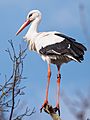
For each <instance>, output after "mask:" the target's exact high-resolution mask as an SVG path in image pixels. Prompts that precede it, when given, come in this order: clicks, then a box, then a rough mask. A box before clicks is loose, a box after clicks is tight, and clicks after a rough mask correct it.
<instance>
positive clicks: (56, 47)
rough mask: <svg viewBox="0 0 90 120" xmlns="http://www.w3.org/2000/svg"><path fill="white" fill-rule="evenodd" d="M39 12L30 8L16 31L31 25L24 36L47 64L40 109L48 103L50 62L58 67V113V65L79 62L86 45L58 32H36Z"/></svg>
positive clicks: (57, 108)
mask: <svg viewBox="0 0 90 120" xmlns="http://www.w3.org/2000/svg"><path fill="white" fill-rule="evenodd" d="M41 17H42V15H41V12H40V11H39V10H32V11H30V12H29V13H28V15H27V19H26V21H25V23H24V24H23V25H22V26H21V27H20V29H19V30H18V31H17V33H16V35H18V34H19V33H20V32H21V31H22V30H23V29H24V28H25V27H26V26H28V25H29V24H30V23H31V26H30V28H29V30H28V32H27V33H26V35H25V36H24V39H26V41H27V42H28V43H29V50H32V51H36V52H37V53H38V54H39V55H40V56H41V58H42V59H43V60H44V61H47V64H48V80H47V86H46V97H45V100H44V103H43V105H42V107H41V110H42V109H43V108H44V107H45V106H46V105H47V104H48V90H49V84H50V77H51V69H50V64H51V63H52V64H55V65H56V66H57V69H58V74H57V101H56V107H55V111H58V113H59V115H60V105H59V101H60V78H61V77H60V67H61V65H62V64H63V63H68V62H70V61H76V62H81V61H82V60H83V59H84V58H83V55H84V51H86V50H87V49H86V47H85V46H84V45H82V44H81V43H79V42H76V40H75V39H74V38H72V37H69V36H66V35H64V34H62V33H60V32H56V31H51V32H38V25H39V23H40V21H41Z"/></svg>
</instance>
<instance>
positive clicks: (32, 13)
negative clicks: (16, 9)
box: [16, 10, 41, 35]
mask: <svg viewBox="0 0 90 120" xmlns="http://www.w3.org/2000/svg"><path fill="white" fill-rule="evenodd" d="M37 18H39V19H41V12H40V11H39V10H32V11H30V12H29V13H28V15H27V19H26V21H25V22H24V23H23V25H22V26H21V27H20V29H19V30H18V31H17V33H16V35H18V34H19V33H20V32H21V31H22V30H23V29H24V28H25V27H26V26H28V25H29V24H30V23H31V22H33V21H34V20H35V19H37Z"/></svg>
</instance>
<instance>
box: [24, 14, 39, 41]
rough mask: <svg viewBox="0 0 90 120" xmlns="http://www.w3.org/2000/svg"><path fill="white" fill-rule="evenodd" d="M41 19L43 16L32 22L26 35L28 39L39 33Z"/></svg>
mask: <svg viewBox="0 0 90 120" xmlns="http://www.w3.org/2000/svg"><path fill="white" fill-rule="evenodd" d="M40 21H41V16H39V17H37V18H36V19H35V20H34V21H33V22H32V24H31V26H30V28H29V30H28V32H27V33H26V35H25V37H26V39H29V38H30V37H31V36H32V34H35V33H38V25H39V23H40Z"/></svg>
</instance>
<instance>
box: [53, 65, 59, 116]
mask: <svg viewBox="0 0 90 120" xmlns="http://www.w3.org/2000/svg"><path fill="white" fill-rule="evenodd" d="M57 69H58V74H57V101H56V107H55V108H54V109H55V111H58V114H59V116H60V106H59V101H60V79H61V75H60V65H57Z"/></svg>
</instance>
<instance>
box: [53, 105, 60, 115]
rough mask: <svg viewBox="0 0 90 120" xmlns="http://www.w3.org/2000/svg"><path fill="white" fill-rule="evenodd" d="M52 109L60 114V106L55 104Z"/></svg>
mask: <svg viewBox="0 0 90 120" xmlns="http://www.w3.org/2000/svg"><path fill="white" fill-rule="evenodd" d="M53 109H54V111H55V113H56V112H58V115H59V116H60V107H59V106H58V107H57V106H56V107H55V108H53Z"/></svg>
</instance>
